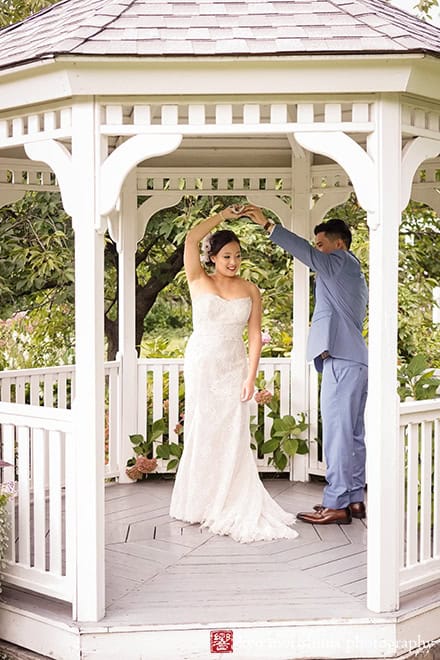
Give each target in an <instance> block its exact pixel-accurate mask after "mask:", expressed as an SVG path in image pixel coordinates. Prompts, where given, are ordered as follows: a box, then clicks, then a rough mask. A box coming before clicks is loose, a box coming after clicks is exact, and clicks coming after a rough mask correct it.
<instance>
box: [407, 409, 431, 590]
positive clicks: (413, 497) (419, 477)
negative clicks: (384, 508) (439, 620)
mask: <svg viewBox="0 0 440 660" xmlns="http://www.w3.org/2000/svg"><path fill="white" fill-rule="evenodd" d="M400 440H401V442H400V448H401V456H400V473H401V479H400V483H401V525H400V536H401V542H400V547H401V569H400V588H401V591H402V592H403V591H408V590H411V589H413V588H415V587H418V586H420V585H425V584H429V583H430V582H432V581H434V580H438V577H439V574H440V399H429V400H426V401H406V402H405V403H402V404H401V406H400Z"/></svg>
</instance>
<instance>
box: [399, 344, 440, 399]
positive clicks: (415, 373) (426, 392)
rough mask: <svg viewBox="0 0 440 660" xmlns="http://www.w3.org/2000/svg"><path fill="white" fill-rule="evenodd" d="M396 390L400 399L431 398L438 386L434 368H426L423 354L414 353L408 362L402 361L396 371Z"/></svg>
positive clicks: (438, 381)
mask: <svg viewBox="0 0 440 660" xmlns="http://www.w3.org/2000/svg"><path fill="white" fill-rule="evenodd" d="M398 379H399V387H398V392H399V396H400V400H401V401H405V400H406V399H415V400H417V401H418V400H421V399H433V398H435V396H436V394H437V390H438V388H439V386H440V379H439V378H437V377H436V376H435V375H434V369H429V368H428V361H427V359H426V356H425V355H415V356H414V357H413V358H412V359H411V360H410V361H409V362H408V363H405V362H403V363H402V364H401V365H400V367H399V372H398Z"/></svg>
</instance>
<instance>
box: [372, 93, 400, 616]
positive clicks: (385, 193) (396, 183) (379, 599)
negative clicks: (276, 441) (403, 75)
mask: <svg viewBox="0 0 440 660" xmlns="http://www.w3.org/2000/svg"><path fill="white" fill-rule="evenodd" d="M376 108H377V110H376V131H375V133H374V134H373V135H372V136H371V138H369V140H368V152H369V154H370V155H371V156H372V158H373V161H374V163H375V176H376V180H375V181H372V182H371V185H375V186H376V189H377V212H376V213H372V212H370V213H368V224H369V226H370V230H371V231H370V282H369V288H370V305H369V333H368V343H369V395H368V404H367V446H368V451H367V457H368V511H369V516H368V586H367V605H368V607H369V609H371V610H373V611H375V612H386V611H393V610H396V609H398V607H399V524H398V520H399V515H400V503H399V494H400V484H399V479H398V477H399V464H398V458H399V416H398V406H397V401H396V397H397V393H396V387H397V375H396V370H397V274H398V240H399V235H398V232H399V223H400V219H401V129H400V126H401V121H400V105H399V100H398V99H397V98H395V97H392V96H390V97H387V96H386V95H384V96H383V97H382V98H381V99H380V100H379V101H378V102H377V105H376Z"/></svg>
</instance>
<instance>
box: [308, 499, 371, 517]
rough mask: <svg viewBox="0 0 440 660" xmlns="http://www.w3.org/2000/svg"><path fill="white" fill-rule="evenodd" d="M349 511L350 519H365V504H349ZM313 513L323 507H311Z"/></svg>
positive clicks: (316, 505)
mask: <svg viewBox="0 0 440 660" xmlns="http://www.w3.org/2000/svg"><path fill="white" fill-rule="evenodd" d="M349 507H350V511H351V517H352V518H360V519H363V518H366V517H367V512H366V510H365V504H364V503H363V502H352V503H351V504H349ZM313 508H314V510H315V511H321V510H322V509H324V508H325V507H323V506H322V504H315V506H314V507H313Z"/></svg>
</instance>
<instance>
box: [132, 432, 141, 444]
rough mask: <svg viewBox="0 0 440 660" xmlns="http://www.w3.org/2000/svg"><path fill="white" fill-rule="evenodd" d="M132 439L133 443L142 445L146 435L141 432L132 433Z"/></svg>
mask: <svg viewBox="0 0 440 660" xmlns="http://www.w3.org/2000/svg"><path fill="white" fill-rule="evenodd" d="M129 437H130V441H131V442H132V444H133V445H140V444H141V443H142V442H143V441H144V436H143V435H141V434H140V433H134V434H133V435H130V436H129Z"/></svg>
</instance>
